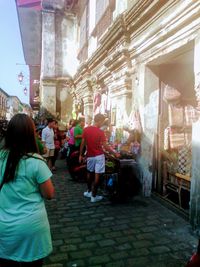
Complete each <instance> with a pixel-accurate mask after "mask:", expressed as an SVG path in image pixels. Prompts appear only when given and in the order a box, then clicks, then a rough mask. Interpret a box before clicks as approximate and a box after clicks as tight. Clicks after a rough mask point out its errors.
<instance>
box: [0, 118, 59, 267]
mask: <svg viewBox="0 0 200 267" xmlns="http://www.w3.org/2000/svg"><path fill="white" fill-rule="evenodd" d="M51 176H52V173H51V171H50V170H49V168H48V166H47V165H46V163H45V161H44V159H43V158H42V157H41V156H40V155H39V154H38V147H37V144H36V138H35V126H34V123H33V121H32V119H31V118H30V117H28V116H27V115H26V114H17V115H15V116H14V117H13V118H12V119H11V120H10V122H9V124H8V128H7V131H6V133H5V144H4V147H3V148H2V149H1V150H0V267H15V266H21V267H28V266H34V267H41V266H42V264H43V259H44V258H45V257H46V256H47V255H48V254H50V253H51V251H52V241H51V235H50V227H49V222H48V218H47V213H46V209H45V204H44V198H46V199H51V198H53V196H54V187H53V184H52V182H51V179H50V177H51Z"/></svg>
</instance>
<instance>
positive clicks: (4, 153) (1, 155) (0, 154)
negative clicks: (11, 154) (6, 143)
mask: <svg viewBox="0 0 200 267" xmlns="http://www.w3.org/2000/svg"><path fill="white" fill-rule="evenodd" d="M7 155H8V150H6V149H1V150H0V159H4V158H5V157H6V156H7Z"/></svg>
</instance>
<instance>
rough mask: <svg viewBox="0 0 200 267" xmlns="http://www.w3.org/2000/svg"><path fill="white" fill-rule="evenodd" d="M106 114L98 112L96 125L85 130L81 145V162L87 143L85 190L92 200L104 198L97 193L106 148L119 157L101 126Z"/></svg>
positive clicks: (95, 118) (86, 195)
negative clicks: (109, 143)
mask: <svg viewBox="0 0 200 267" xmlns="http://www.w3.org/2000/svg"><path fill="white" fill-rule="evenodd" d="M104 120H105V116H104V115H103V114H97V115H95V117H94V125H93V126H88V127H86V128H85V129H84V130H83V134H82V142H81V146H80V156H79V162H81V161H82V160H83V157H82V153H83V149H84V146H85V145H86V157H87V171H88V173H87V187H88V190H87V191H86V192H84V196H85V197H89V198H91V202H97V201H100V200H102V198H103V197H102V196H99V195H97V190H98V186H99V180H100V175H101V174H103V173H104V172H105V155H104V150H107V151H109V152H110V153H112V154H113V155H114V156H116V157H119V156H120V155H119V153H117V152H116V151H115V150H113V148H111V146H109V145H108V143H107V139H106V136H105V133H104V131H103V130H101V129H100V127H101V126H102V125H103V123H104Z"/></svg>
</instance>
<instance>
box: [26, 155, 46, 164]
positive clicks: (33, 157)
mask: <svg viewBox="0 0 200 267" xmlns="http://www.w3.org/2000/svg"><path fill="white" fill-rule="evenodd" d="M27 158H28V159H30V160H41V161H44V162H46V160H45V159H44V158H43V157H42V156H41V155H40V154H38V153H28V155H27Z"/></svg>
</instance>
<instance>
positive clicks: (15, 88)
mask: <svg viewBox="0 0 200 267" xmlns="http://www.w3.org/2000/svg"><path fill="white" fill-rule="evenodd" d="M20 64H21V65H20ZM23 64H25V61H24V56H23V49H22V43H21V36H20V30H19V22H18V17H17V10H16V5H15V0H0V88H1V89H3V90H4V91H5V92H6V93H8V94H9V95H16V96H17V97H18V98H19V99H20V100H21V101H22V102H23V103H29V92H28V93H27V95H25V94H24V91H23V89H24V87H25V86H26V87H27V89H29V80H28V78H29V70H28V66H26V65H23ZM20 71H22V73H23V75H24V77H25V78H24V82H23V84H22V85H20V84H19V82H18V77H17V76H18V74H19V73H20ZM28 91H29V90H28Z"/></svg>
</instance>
